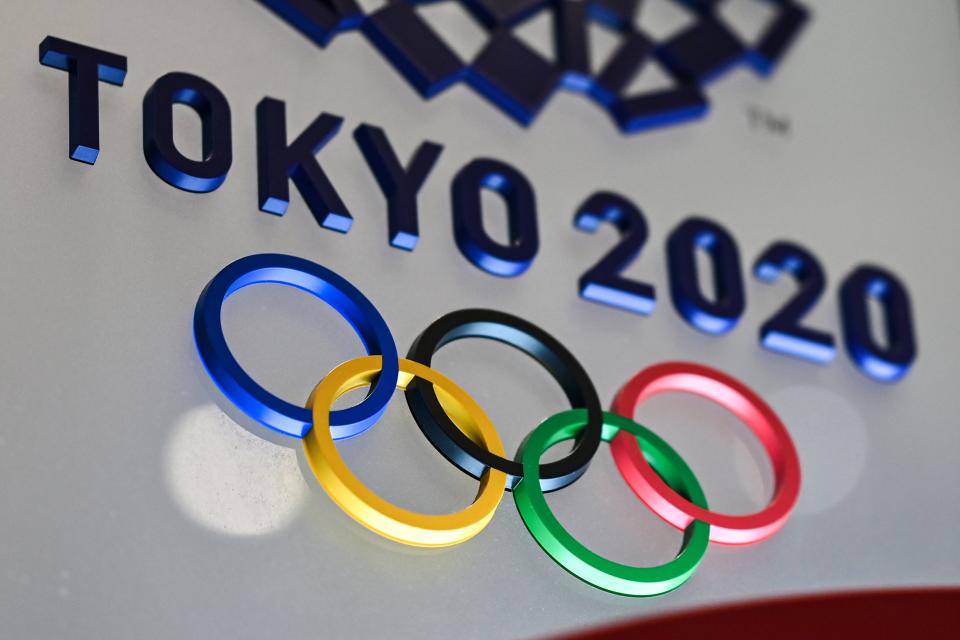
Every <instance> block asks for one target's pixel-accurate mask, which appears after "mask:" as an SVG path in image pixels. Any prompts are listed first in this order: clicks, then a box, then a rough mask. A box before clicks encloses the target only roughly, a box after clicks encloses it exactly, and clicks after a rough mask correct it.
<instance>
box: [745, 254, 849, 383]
mask: <svg viewBox="0 0 960 640" xmlns="http://www.w3.org/2000/svg"><path fill="white" fill-rule="evenodd" d="M784 272H786V273H789V274H790V275H792V276H793V278H794V279H795V280H796V281H797V284H798V285H799V288H798V290H797V293H796V295H794V296H793V298H791V299H790V300H789V301H787V303H786V304H785V305H784V306H783V307H782V308H781V309H780V310H779V311H777V313H775V314H774V315H773V316H772V317H771V318H770V319H769V320H767V321H766V322H764V323H763V325H761V327H760V344H761V345H763V346H764V347H765V348H767V349H770V350H771V351H779V352H780V353H785V354H787V355H790V356H795V357H797V358H803V359H804V360H810V361H812V362H817V363H819V364H827V363H829V362H831V361H832V360H833V358H834V356H836V354H837V349H836V346H834V341H833V336H832V335H830V334H829V333H825V332H823V331H817V330H816V329H808V328H806V327H803V326H801V325H800V322H801V321H802V320H803V317H804V316H805V315H807V313H809V312H810V309H812V308H813V306H814V305H815V304H817V301H818V300H819V299H820V296H821V295H823V290H824V288H825V287H826V284H827V279H826V276H825V275H824V272H823V268H822V267H821V266H820V262H819V261H818V260H817V259H816V258H815V257H814V256H813V255H812V254H811V253H810V252H809V251H807V250H806V249H804V248H803V247H800V246H798V245H795V244H792V243H790V242H775V243H773V244H772V245H770V246H769V247H768V248H767V250H766V251H764V252H763V253H762V254H760V257H759V258H757V261H756V262H755V263H754V265H753V275H754V276H756V278H757V279H758V280H761V281H763V282H775V281H776V280H777V278H779V277H780V275H781V274H782V273H784Z"/></svg>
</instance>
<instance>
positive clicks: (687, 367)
mask: <svg viewBox="0 0 960 640" xmlns="http://www.w3.org/2000/svg"><path fill="white" fill-rule="evenodd" d="M668 391H680V392H686V393H692V394H694V395H698V396H702V397H704V398H707V399H708V400H712V401H714V402H716V403H717V404H719V405H720V406H722V407H724V408H726V409H727V410H728V411H730V412H732V413H733V414H734V415H736V416H737V417H738V418H740V420H742V421H743V422H744V423H745V424H746V425H747V426H748V427H750V430H751V431H753V432H754V433H755V434H756V435H757V437H758V438H760V442H761V443H762V444H763V447H764V449H766V451H767V455H768V456H769V457H770V461H771V462H772V463H773V477H774V493H773V500H771V501H770V504H769V505H767V507H766V508H765V509H763V510H762V511H759V512H757V513H752V514H749V515H726V514H722V513H716V512H714V511H709V510H707V509H703V508H701V507H698V506H697V505H695V504H693V503H691V502H690V501H689V500H687V499H685V498H683V497H682V496H680V495H679V494H678V493H677V492H676V491H674V490H673V489H671V488H670V487H669V486H668V485H667V483H666V482H664V481H663V479H661V478H660V476H659V475H657V472H656V471H654V470H653V468H652V467H651V466H650V464H649V463H648V462H647V461H646V459H645V458H644V456H643V454H642V453H641V451H640V446H639V444H638V443H637V440H636V438H634V437H633V436H631V435H630V434H628V433H620V434H617V436H616V437H614V438H613V440H612V441H611V442H610V449H611V451H612V452H613V459H614V461H615V462H616V464H617V468H618V469H619V470H620V474H621V475H622V476H623V477H624V479H625V480H626V481H627V484H629V485H630V488H631V489H633V492H634V493H636V494H637V497H639V498H640V500H642V501H643V503H644V504H646V505H647V506H648V507H649V508H650V509H651V510H652V511H653V512H654V513H656V514H657V515H658V516H660V517H661V518H662V519H663V520H665V521H666V522H668V523H670V524H671V525H673V526H674V527H676V528H677V529H680V530H684V529H686V528H687V527H688V526H689V525H690V523H691V522H692V521H693V520H700V521H702V522H707V523H709V524H710V540H711V541H712V542H719V543H720V544H730V545H740V544H753V543H755V542H760V541H761V540H766V539H767V538H769V537H770V536H772V535H773V534H774V533H776V532H777V531H779V530H780V528H781V527H782V526H783V525H784V523H785V522H786V521H787V518H789V517H790V512H791V510H793V506H794V505H795V504H796V502H797V496H798V495H799V494H800V459H799V458H798V457H797V450H796V448H795V447H794V445H793V440H792V439H791V438H790V434H789V433H788V432H787V428H786V427H785V426H783V423H782V422H781V421H780V418H778V417H777V414H775V413H774V412H773V409H771V408H770V407H769V406H768V405H767V403H766V402H764V401H763V400H762V399H761V398H760V396H758V395H757V394H756V393H754V392H753V391H751V390H750V389H748V388H747V387H746V386H745V385H743V384H742V383H740V382H739V381H737V380H735V379H734V378H731V377H730V376H728V375H726V374H725V373H721V372H719V371H717V370H715V369H711V368H709V367H705V366H703V365H699V364H693V363H689V362H664V363H662V364H658V365H654V366H652V367H649V368H647V369H644V370H643V371H641V372H640V373H638V374H636V375H635V376H634V377H633V378H631V379H630V380H629V381H628V382H627V383H626V384H625V385H623V388H621V389H620V391H619V392H617V396H616V398H614V400H613V411H614V413H618V414H620V415H622V416H624V417H626V418H630V419H633V415H634V413H636V410H637V407H638V406H639V405H640V403H641V402H643V401H644V400H646V399H647V398H650V397H651V396H654V395H656V394H658V393H664V392H668Z"/></svg>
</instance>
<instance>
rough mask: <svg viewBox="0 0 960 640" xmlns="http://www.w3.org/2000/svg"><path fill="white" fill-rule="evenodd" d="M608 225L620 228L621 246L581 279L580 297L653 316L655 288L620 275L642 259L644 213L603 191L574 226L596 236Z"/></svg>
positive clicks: (579, 212) (586, 205)
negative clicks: (604, 224) (639, 257)
mask: <svg viewBox="0 0 960 640" xmlns="http://www.w3.org/2000/svg"><path fill="white" fill-rule="evenodd" d="M604 222H609V223H610V224H612V225H613V226H615V227H616V228H617V231H619V232H620V242H619V243H617V245H616V246H615V247H614V248H613V249H611V250H610V251H609V252H608V253H607V254H606V255H605V256H603V258H601V259H600V261H599V262H597V263H596V264H595V265H594V266H593V267H591V268H590V270H589V271H587V272H586V273H584V274H583V275H582V276H580V282H579V286H580V297H581V298H583V299H585V300H590V301H592V302H599V303H601V304H607V305H610V306H612V307H617V308H618V309H624V310H626V311H633V312H634V313H639V314H641V315H645V316H647V315H650V313H652V312H653V309H654V307H655V306H656V304H657V299H656V292H655V290H654V288H653V286H652V285H649V284H647V283H645V282H638V281H636V280H629V279H627V278H624V277H623V276H621V275H620V273H621V272H622V271H623V270H624V269H626V268H627V266H628V265H629V264H630V263H631V262H633V261H634V260H635V259H636V258H637V256H639V255H640V251H641V250H642V249H643V245H644V244H645V243H646V241H647V222H646V220H644V218H643V213H642V212H641V211H640V209H638V208H637V207H636V206H635V205H634V204H633V203H632V202H630V201H629V200H627V199H626V198H624V197H623V196H620V195H617V194H615V193H610V192H606V191H599V192H597V193H594V194H593V195H591V196H590V197H589V198H587V200H586V201H585V202H584V203H583V204H582V205H580V207H579V208H578V209H577V213H576V214H575V215H574V218H573V224H574V226H575V227H576V228H578V229H580V230H581V231H587V232H590V233H593V232H594V231H596V230H597V229H599V228H600V225H601V224H602V223H604Z"/></svg>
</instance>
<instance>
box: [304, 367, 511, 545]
mask: <svg viewBox="0 0 960 640" xmlns="http://www.w3.org/2000/svg"><path fill="white" fill-rule="evenodd" d="M381 364H382V360H381V357H380V356H365V357H362V358H356V359H355V360H350V361H348V362H344V363H343V364H341V365H340V366H338V367H337V368H336V369H334V370H333V371H331V372H330V374H329V375H328V376H327V377H325V378H324V379H323V380H321V381H320V383H319V384H318V385H317V386H316V388H315V389H314V390H313V393H311V394H310V399H309V400H308V401H307V407H308V408H311V409H312V410H313V428H312V429H310V431H309V432H308V433H307V435H306V436H305V437H304V438H303V449H304V451H305V452H306V454H307V461H308V462H309V463H310V468H311V469H313V473H314V475H315V476H317V480H318V481H319V482H320V486H322V487H323V489H324V491H326V492H327V494H328V495H329V496H330V498H332V499H333V501H334V502H336V503H337V504H338V505H340V508H341V509H343V510H344V511H346V512H347V514H349V515H350V517H352V518H353V519H354V520H356V521H357V522H359V523H360V524H362V525H363V526H365V527H367V528H368V529H370V530H372V531H375V532H377V533H379V534H380V535H382V536H384V537H385V538H390V539H391V540H395V541H397V542H402V543H404V544H409V545H413V546H416V547H447V546H450V545H454V544H459V543H461V542H464V541H465V540H469V539H470V538H472V537H473V536H475V535H477V534H478V533H480V531H481V530H482V529H483V528H484V527H485V526H487V523H488V522H490V519H491V518H493V512H494V511H496V509H497V505H499V504H500V500H501V499H502V498H503V492H504V490H505V489H506V486H507V476H506V474H505V473H503V472H502V471H497V470H496V469H489V468H488V469H487V470H486V471H484V472H483V476H482V477H481V478H480V489H479V491H477V497H476V499H475V500H474V501H473V504H471V505H470V506H469V507H467V508H466V509H464V510H463V511H459V512H457V513H451V514H449V515H428V514H423V513H416V512H414V511H408V510H406V509H402V508H400V507H398V506H396V505H395V504H391V503H389V502H387V501H386V500H384V499H383V498H381V497H380V496H378V495H377V494H375V493H374V492H372V491H371V490H370V489H368V488H367V487H366V485H364V484H363V483H362V482H360V480H358V479H357V477H356V476H355V475H353V473H352V472H351V471H350V469H349V468H348V467H347V465H346V463H345V462H344V461H343V458H341V457H340V454H339V452H338V451H337V447H336V445H335V444H334V443H333V436H332V435H331V434H330V407H332V406H333V403H334V402H336V400H337V398H339V397H340V396H342V395H343V394H345V393H347V392H348V391H351V390H353V389H356V388H358V387H363V386H366V385H369V384H370V383H371V382H372V381H373V379H374V378H375V377H376V376H377V374H379V373H380V369H381ZM414 377H417V378H421V379H422V380H426V381H427V382H430V383H431V384H433V385H434V387H435V388H436V391H437V397H438V398H439V400H440V404H441V405H442V406H443V408H444V410H445V411H446V412H447V415H449V416H450V418H451V419H452V420H453V422H454V424H456V425H457V427H458V428H459V429H460V430H461V431H462V432H463V433H464V434H465V435H466V436H467V437H469V438H470V439H471V440H473V441H474V442H476V443H477V444H479V445H481V446H485V447H486V448H487V449H489V450H490V452H491V453H493V454H495V455H498V456H505V453H504V450H503V443H502V442H501V441H500V435H499V434H498V433H497V431H496V429H494V427H493V423H491V422H490V419H489V418H488V417H487V414H486V413H484V411H483V409H481V408H480V405H478V404H477V402H476V401H475V400H474V399H473V398H471V397H470V396H469V395H468V394H467V392H466V391H464V390H463V389H461V388H460V387H459V386H457V384H456V383H454V382H453V381H452V380H450V379H449V378H447V377H446V376H444V375H442V374H440V373H437V372H436V371H434V370H433V369H431V368H430V367H427V366H424V365H422V364H420V363H419V362H414V361H413V360H406V359H404V358H400V377H399V379H398V380H397V388H398V389H406V388H407V385H408V384H409V383H410V381H411V380H413V378H414Z"/></svg>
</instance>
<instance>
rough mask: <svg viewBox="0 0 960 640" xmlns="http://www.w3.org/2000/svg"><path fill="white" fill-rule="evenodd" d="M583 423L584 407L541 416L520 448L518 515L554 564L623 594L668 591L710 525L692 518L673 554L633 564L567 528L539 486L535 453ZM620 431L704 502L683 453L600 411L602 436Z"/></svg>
mask: <svg viewBox="0 0 960 640" xmlns="http://www.w3.org/2000/svg"><path fill="white" fill-rule="evenodd" d="M586 423H587V413H586V410H584V409H574V410H572V411H564V412H563V413H558V414H557V415H555V416H552V417H550V418H548V419H547V420H545V421H544V422H542V423H541V424H540V426H538V427H537V428H536V429H535V430H534V431H533V433H531V434H530V436H529V437H528V438H527V440H526V442H525V443H524V445H523V448H522V452H521V462H522V463H523V480H521V481H520V483H519V484H518V485H517V486H516V487H515V488H514V490H513V499H514V501H515V502H516V503H517V509H518V510H519V511H520V517H521V518H522V519H523V523H524V524H525V525H526V527H527V530H528V531H530V534H531V535H532V536H533V537H534V539H535V540H536V541H537V544H539V545H540V547H541V548H542V549H543V550H544V551H545V552H546V553H547V555H549V556H550V557H551V558H553V559H554V560H555V561H556V562H557V564H559V565H560V566H561V567H563V568H564V569H566V570H567V571H569V572H570V573H572V574H573V575H574V576H576V577H577V578H579V579H580V580H583V581H584V582H586V583H588V584H591V585H593V586H595V587H598V588H600V589H603V590H605V591H609V592H611V593H618V594H621V595H625V596H656V595H660V594H662V593H666V592H668V591H672V590H674V589H676V588H677V587H679V586H680V585H682V584H683V583H684V582H686V581H687V579H688V578H689V577H690V576H691V575H693V572H694V571H695V570H696V568H697V566H699V564H700V561H701V560H702V559H703V554H704V553H705V552H706V550H707V544H708V543H709V540H710V525H709V524H707V523H706V522H701V521H699V520H695V521H694V522H693V523H692V524H691V525H690V526H689V527H687V530H686V531H685V532H684V535H683V546H682V547H681V548H680V553H679V554H678V555H677V557H676V558H674V559H673V560H671V561H670V562H668V563H666V564H662V565H660V566H658V567H633V566H630V565H625V564H620V563H617V562H613V561H612V560H608V559H607V558H604V557H602V556H599V555H597V554H595V553H594V552H592V551H590V550H589V549H587V548H586V547H585V546H583V545H582V544H580V542H578V541H577V540H576V539H575V538H574V537H573V536H571V535H570V534H569V533H567V530H566V529H564V528H563V526H562V525H561V524H560V522H559V521H558V520H557V518H556V516H554V515H553V512H552V511H550V507H549V506H548V505H547V500H546V498H544V495H543V491H541V489H540V478H539V470H540V456H542V455H543V453H544V452H545V451H546V450H547V449H549V448H550V447H552V446H553V445H555V444H557V443H558V442H562V441H564V440H570V439H572V438H575V437H576V436H577V435H578V434H579V433H580V431H582V430H583V428H584V426H585V425H586ZM620 431H627V432H629V433H632V434H633V435H634V436H636V438H637V441H638V442H639V444H640V450H641V451H643V455H644V457H645V458H646V459H647V462H649V463H650V466H652V467H653V468H654V470H655V471H656V472H657V473H659V474H660V476H661V477H662V478H663V479H664V481H665V482H666V483H667V484H668V485H670V487H671V488H672V489H674V490H675V491H677V492H678V493H680V494H681V495H683V496H684V497H685V498H687V499H688V500H690V501H691V502H692V503H693V504H695V505H697V506H699V507H703V508H704V509H706V508H707V499H706V497H705V496H704V495H703V489H701V487H700V483H699V482H697V478H696V476H694V475H693V472H692V471H691V470H690V467H688V466H687V463H686V462H684V461H683V458H681V457H680V455H679V454H678V453H677V452H676V451H674V450H673V448H672V447H670V445H668V444H667V443H666V442H664V441H663V440H662V439H661V438H660V437H659V436H657V435H656V434H654V433H653V432H652V431H650V430H648V429H647V428H646V427H644V426H641V425H639V424H637V423H636V422H634V421H633V420H629V419H627V418H624V417H623V416H619V415H617V414H615V413H609V412H604V414H603V435H602V436H601V437H602V438H603V440H604V441H606V442H610V440H611V439H613V437H614V436H615V435H617V433H619V432H620Z"/></svg>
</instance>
